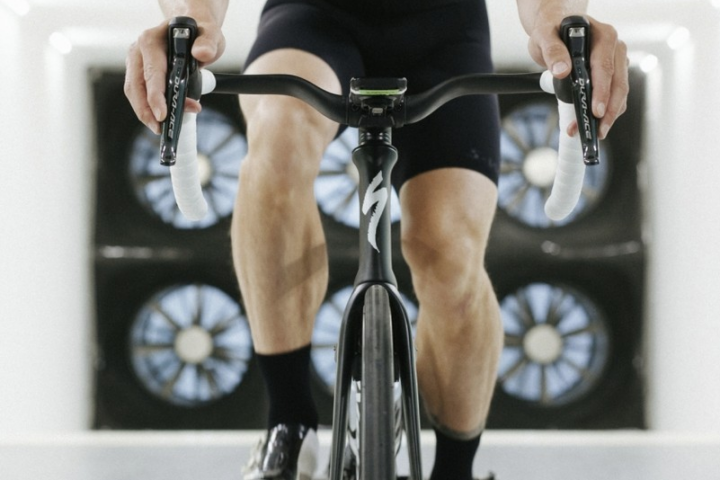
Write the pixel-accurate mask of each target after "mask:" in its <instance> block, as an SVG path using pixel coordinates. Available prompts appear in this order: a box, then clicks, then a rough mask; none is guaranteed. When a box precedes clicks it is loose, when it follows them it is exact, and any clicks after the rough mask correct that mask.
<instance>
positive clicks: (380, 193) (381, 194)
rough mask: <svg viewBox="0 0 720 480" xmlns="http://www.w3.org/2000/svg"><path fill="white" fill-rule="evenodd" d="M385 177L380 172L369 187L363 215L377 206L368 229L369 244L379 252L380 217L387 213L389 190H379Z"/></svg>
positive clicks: (364, 201) (364, 200) (363, 206)
mask: <svg viewBox="0 0 720 480" xmlns="http://www.w3.org/2000/svg"><path fill="white" fill-rule="evenodd" d="M382 181H383V177H382V172H379V173H378V174H377V175H376V176H375V178H374V179H373V181H372V182H371V183H370V186H368V189H367V192H365V198H364V199H363V204H362V213H363V215H367V214H368V213H369V212H370V210H373V205H375V204H377V207H375V209H374V210H373V212H372V217H370V226H369V227H368V242H370V245H372V246H373V248H374V249H375V250H377V251H378V252H379V251H380V249H379V248H378V246H377V228H378V224H379V223H380V217H381V216H382V214H383V212H384V211H385V205H386V204H387V201H388V190H389V189H388V188H378V186H379V185H380V184H382Z"/></svg>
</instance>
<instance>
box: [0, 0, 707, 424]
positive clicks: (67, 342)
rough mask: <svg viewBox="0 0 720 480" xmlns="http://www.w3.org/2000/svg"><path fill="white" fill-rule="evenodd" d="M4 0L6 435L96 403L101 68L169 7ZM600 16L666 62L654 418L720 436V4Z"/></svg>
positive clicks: (510, 45)
mask: <svg viewBox="0 0 720 480" xmlns="http://www.w3.org/2000/svg"><path fill="white" fill-rule="evenodd" d="M5 1H6V0H0V28H1V30H0V31H2V32H3V41H2V48H0V62H1V63H0V65H3V68H0V75H2V76H1V77H0V88H1V89H2V91H3V92H5V97H4V98H3V100H2V101H0V105H1V106H2V110H0V145H2V146H3V153H4V155H3V156H2V157H0V162H1V165H2V170H0V171H2V172H3V174H2V175H0V366H2V368H0V385H2V394H1V395H0V432H21V431H63V430H82V429H86V428H88V426H89V424H90V415H91V410H92V404H91V394H92V376H91V375H92V361H93V352H92V335H93V323H94V318H93V313H92V288H93V285H92V276H91V265H92V250H91V212H92V202H93V197H92V195H93V194H92V191H93V186H92V179H93V165H94V152H93V139H94V132H93V125H92V118H91V116H90V111H91V106H90V98H89V83H88V79H87V68H88V67H89V66H102V65H106V66H113V67H121V66H122V65H123V63H124V56H125V52H126V50H127V46H128V45H129V44H130V43H131V42H132V40H133V39H134V38H135V37H136V36H137V34H138V33H139V31H140V30H141V29H142V28H145V27H146V26H151V25H154V24H155V23H157V22H159V20H160V13H159V10H158V8H157V7H156V6H155V2H149V1H147V0H125V1H123V2H97V1H92V0H62V1H61V0H35V1H31V2H30V4H31V5H32V8H31V9H30V12H29V13H28V14H26V15H24V16H19V15H17V14H16V13H13V12H12V11H11V10H10V9H9V8H7V7H6V5H5V4H4V3H3V2H5ZM8 1H9V0H8ZM14 1H15V2H16V3H17V0H14ZM231 3H232V6H231V11H230V12H229V15H228V21H227V28H226V30H225V33H226V37H227V38H228V45H229V48H228V51H227V53H226V55H225V58H226V62H227V63H229V64H237V63H238V60H239V59H242V58H243V56H244V54H245V52H246V50H247V47H248V45H249V42H250V40H251V39H252V37H253V34H254V28H255V20H256V18H257V15H258V11H259V8H260V6H261V2H260V1H259V0H252V1H251V2H248V1H245V2H231ZM488 3H489V6H490V11H491V17H492V20H493V21H492V23H493V39H494V40H493V41H494V50H495V53H496V61H497V63H498V64H503V63H507V64H513V65H518V64H523V65H525V64H527V65H529V60H528V57H527V55H526V54H525V51H526V50H525V45H526V40H525V38H524V34H523V32H522V29H521V28H520V27H519V24H518V22H517V20H516V15H515V13H514V9H510V10H512V11H508V9H507V4H508V3H512V2H507V0H488ZM716 3H717V2H716ZM591 13H592V14H593V15H595V16H596V17H598V18H602V19H607V20H610V21H611V22H612V23H613V24H615V25H616V26H617V27H618V30H619V31H620V33H621V35H622V37H623V38H625V39H626V40H627V41H628V44H629V45H630V47H631V49H632V50H633V52H634V56H633V58H636V59H640V58H644V56H645V55H647V54H652V55H654V56H656V57H657V58H658V65H657V67H656V68H655V69H654V70H653V71H652V72H650V78H651V79H652V82H651V83H652V86H653V92H654V93H653V96H652V97H651V98H650V102H649V103H650V105H651V108H650V110H649V111H648V112H647V117H646V118H647V125H646V131H647V137H646V148H645V152H646V160H647V161H646V166H647V171H648V178H649V187H648V193H647V199H648V202H647V203H648V242H649V249H650V255H649V256H650V263H649V278H648V285H649V293H648V300H647V304H648V305H647V319H646V321H647V332H646V333H647V335H646V341H647V342H646V343H647V347H646V349H647V353H646V365H647V368H648V372H649V377H648V382H647V384H648V394H649V402H648V408H649V421H650V424H651V426H652V427H653V428H657V429H661V430H689V431H698V432H699V431H713V432H720V413H718V412H720V400H719V399H720V374H718V367H717V366H718V365H720V348H718V345H720V328H719V327H718V322H717V319H716V317H717V316H718V313H717V312H720V293H718V291H717V290H718V289H717V286H718V282H717V279H718V277H720V252H718V249H717V245H720V198H719V197H720V188H717V186H716V185H718V183H720V169H718V168H717V166H716V162H717V154H716V152H715V148H714V147H715V136H717V134H718V132H717V128H718V127H717V126H718V125H720V112H719V111H718V110H719V109H718V107H720V93H719V92H718V89H717V87H716V86H717V84H718V81H719V80H720V72H719V71H718V69H719V68H720V67H718V66H716V65H715V64H714V63H717V61H718V58H719V57H718V51H720V48H719V47H720V28H718V27H720V12H719V11H718V10H717V9H716V8H714V7H712V5H711V1H710V0H707V1H701V0H685V1H679V0H675V1H670V0H664V1H663V0H638V1H635V2H628V1H621V0H605V1H602V2H600V1H599V0H596V2H595V3H594V5H593V9H592V10H591ZM680 26H684V27H686V28H687V29H688V30H689V33H690V38H689V39H688V41H687V42H686V43H685V44H684V45H682V46H680V47H679V48H678V49H677V50H672V49H671V48H669V47H668V45H667V43H666V41H667V39H668V37H669V36H670V35H671V34H672V33H673V32H674V31H676V28H677V27H680ZM55 31H59V32H62V33H63V34H64V35H65V36H66V37H67V38H68V39H69V40H70V42H71V44H72V45H73V49H72V51H71V52H70V53H68V54H65V55H63V54H61V53H59V52H57V51H56V50H55V49H54V48H53V47H50V46H49V44H48V37H49V36H50V34H51V33H53V32H55ZM500 59H503V60H500ZM7 65H13V66H15V68H13V69H12V70H11V71H10V70H9V69H7V68H5V66H7ZM8 86H9V88H8Z"/></svg>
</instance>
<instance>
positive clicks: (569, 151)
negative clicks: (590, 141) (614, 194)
mask: <svg viewBox="0 0 720 480" xmlns="http://www.w3.org/2000/svg"><path fill="white" fill-rule="evenodd" d="M558 110H559V114H560V142H559V146H558V163H557V170H556V171H555V182H554V183H553V186H552V191H551V192H550V197H549V198H548V200H547V202H546V203H545V214H546V215H547V216H548V218H550V219H551V220H554V221H556V222H557V221H560V220H563V219H564V218H565V217H567V216H568V215H570V213H571V212H572V211H573V209H574V208H575V205H577V203H578V200H580V193H581V191H582V187H583V181H584V180H585V162H583V154H582V146H581V144H580V137H579V136H578V135H577V134H576V135H575V136H574V137H570V136H569V135H568V134H567V128H568V126H569V125H570V123H572V122H573V121H574V120H575V108H574V107H573V105H572V104H569V103H564V102H561V101H558Z"/></svg>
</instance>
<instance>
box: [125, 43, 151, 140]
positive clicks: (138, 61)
mask: <svg viewBox="0 0 720 480" xmlns="http://www.w3.org/2000/svg"><path fill="white" fill-rule="evenodd" d="M123 89H124V92H125V96H126V97H127V98H128V100H129V101H130V105H131V106H132V109H133V111H134V112H135V115H136V116H137V117H138V119H139V120H140V121H141V122H142V123H144V124H145V125H147V127H148V128H149V129H150V130H152V131H153V132H155V133H156V134H159V133H160V124H159V123H158V121H157V120H156V119H155V115H154V114H153V112H152V109H151V108H150V105H148V102H147V91H146V90H145V79H144V78H143V66H142V55H141V54H140V52H139V50H138V46H137V44H133V45H132V46H131V47H130V51H129V52H128V56H127V59H126V61H125V84H124V86H123Z"/></svg>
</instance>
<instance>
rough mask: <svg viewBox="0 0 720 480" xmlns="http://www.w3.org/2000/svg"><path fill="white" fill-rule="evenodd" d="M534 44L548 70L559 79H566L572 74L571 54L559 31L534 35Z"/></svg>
mask: <svg viewBox="0 0 720 480" xmlns="http://www.w3.org/2000/svg"><path fill="white" fill-rule="evenodd" d="M534 37H535V38H534V42H535V43H536V44H537V46H538V48H539V49H540V55H541V56H542V60H543V62H544V64H545V66H546V67H547V69H548V70H550V72H551V73H552V74H553V76H555V77H557V78H565V77H566V76H567V75H568V74H569V73H570V53H569V52H568V49H567V47H566V46H565V44H564V43H563V42H562V40H561V39H560V35H559V34H558V30H557V29H556V28H555V29H547V30H543V31H540V32H538V33H536V34H535V35H534Z"/></svg>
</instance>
